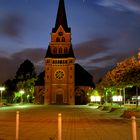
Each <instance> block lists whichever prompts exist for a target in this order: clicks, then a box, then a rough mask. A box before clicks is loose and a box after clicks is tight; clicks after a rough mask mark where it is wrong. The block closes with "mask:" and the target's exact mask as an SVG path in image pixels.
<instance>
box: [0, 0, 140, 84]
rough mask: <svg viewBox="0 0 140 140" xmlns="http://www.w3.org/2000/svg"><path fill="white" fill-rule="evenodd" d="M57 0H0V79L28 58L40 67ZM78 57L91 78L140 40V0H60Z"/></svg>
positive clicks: (135, 49) (128, 52)
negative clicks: (63, 0) (63, 3)
mask: <svg viewBox="0 0 140 140" xmlns="http://www.w3.org/2000/svg"><path fill="white" fill-rule="evenodd" d="M58 2H59V0H0V64H1V68H0V82H3V81H4V80H6V79H8V78H13V77H14V76H15V73H16V71H17V69H18V67H19V65H20V64H21V63H22V62H23V61H24V60H25V59H30V60H31V61H32V62H33V63H34V65H35V66H36V71H37V72H40V71H42V70H43V62H44V56H45V53H46V50H47V47H48V43H49V42H50V33H51V30H52V28H53V27H54V25H55V19H56V14H57V8H58ZM65 6H66V13H67V19H68V25H69V26H70V27H71V29H72V43H73V48H74V51H75V56H76V58H77V62H78V63H80V64H81V65H82V66H83V67H84V68H85V69H87V70H88V71H89V72H90V73H91V74H93V76H94V77H95V79H97V78H99V77H100V76H102V75H103V74H104V73H105V72H106V70H108V69H110V68H112V66H114V65H115V64H116V63H117V62H118V61H121V60H123V59H125V58H127V57H131V56H136V57H137V52H138V48H139V46H140V1H139V0H65Z"/></svg>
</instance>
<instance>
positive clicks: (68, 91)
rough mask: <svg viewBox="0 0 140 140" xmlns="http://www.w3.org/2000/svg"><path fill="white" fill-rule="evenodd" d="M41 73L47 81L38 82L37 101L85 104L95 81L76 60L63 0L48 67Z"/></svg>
mask: <svg viewBox="0 0 140 140" xmlns="http://www.w3.org/2000/svg"><path fill="white" fill-rule="evenodd" d="M40 77H44V78H38V79H42V80H44V81H43V82H42V83H41V84H40V82H37V83H36V87H35V100H36V102H37V103H42V102H43V103H45V104H69V105H73V104H77V103H76V102H79V103H80V104H81V103H82V104H84V103H86V102H87V95H86V94H85V93H86V92H87V91H88V90H89V89H91V88H92V87H93V85H94V84H93V82H92V76H91V75H90V74H89V73H88V72H87V71H85V70H84V69H83V68H82V67H81V66H80V65H79V64H75V56H74V52H73V48H72V43H71V28H69V27H68V24H67V17H66V11H65V5H64V0H60V1H59V7H58V12H57V18H56V23H55V27H54V28H53V29H52V32H51V41H50V43H49V46H48V49H47V52H46V56H45V71H44V73H42V75H41V76H40ZM87 79H88V80H87ZM38 81H39V80H38ZM85 100H86V101H85ZM79 103H78V104H79Z"/></svg>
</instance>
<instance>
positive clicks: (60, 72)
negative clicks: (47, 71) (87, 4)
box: [55, 70, 65, 80]
mask: <svg viewBox="0 0 140 140" xmlns="http://www.w3.org/2000/svg"><path fill="white" fill-rule="evenodd" d="M64 76H65V73H64V71H63V70H57V71H56V72H55V78H56V79H58V80H61V79H63V78H64Z"/></svg>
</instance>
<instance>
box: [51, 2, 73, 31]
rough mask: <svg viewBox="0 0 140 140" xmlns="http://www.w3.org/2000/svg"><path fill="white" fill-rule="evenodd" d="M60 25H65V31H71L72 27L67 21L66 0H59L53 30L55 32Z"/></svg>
mask: <svg viewBox="0 0 140 140" xmlns="http://www.w3.org/2000/svg"><path fill="white" fill-rule="evenodd" d="M60 26H62V27H63V29H64V30H65V32H70V28H69V27H68V23H67V17H66V10H65V3H64V0H59V7H58V11H57V17H56V22H55V27H54V28H53V29H52V32H53V33H55V32H56V31H57V29H58V28H59V27H60Z"/></svg>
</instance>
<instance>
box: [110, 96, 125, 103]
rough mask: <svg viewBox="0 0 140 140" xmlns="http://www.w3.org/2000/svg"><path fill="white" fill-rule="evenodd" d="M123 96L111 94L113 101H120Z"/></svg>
mask: <svg viewBox="0 0 140 140" xmlns="http://www.w3.org/2000/svg"><path fill="white" fill-rule="evenodd" d="M122 99H123V97H122V96H120V95H119V96H113V97H112V100H113V102H122Z"/></svg>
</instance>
